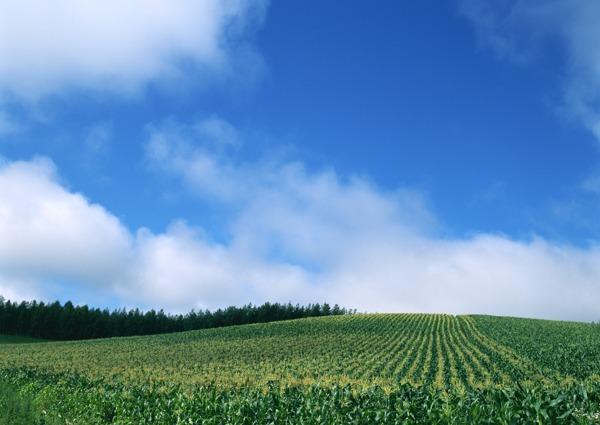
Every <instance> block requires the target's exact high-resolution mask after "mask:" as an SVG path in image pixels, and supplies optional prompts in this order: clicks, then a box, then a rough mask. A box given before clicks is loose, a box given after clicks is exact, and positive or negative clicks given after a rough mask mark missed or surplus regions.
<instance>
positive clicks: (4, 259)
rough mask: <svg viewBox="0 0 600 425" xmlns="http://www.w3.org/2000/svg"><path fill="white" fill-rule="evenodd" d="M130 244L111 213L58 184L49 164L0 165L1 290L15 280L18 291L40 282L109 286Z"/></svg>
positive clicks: (39, 161) (41, 161)
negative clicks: (17, 284) (17, 283)
mask: <svg viewBox="0 0 600 425" xmlns="http://www.w3.org/2000/svg"><path fill="white" fill-rule="evenodd" d="M130 245H131V237H130V235H129V232H128V231H127V229H125V228H124V227H123V226H122V225H121V223H119V221H118V220H117V219H116V218H115V217H114V216H113V215H111V214H110V213H108V212H107V211H106V210H105V209H104V208H102V207H101V206H99V205H97V204H92V203H90V202H89V201H88V200H87V199H86V198H85V197H84V196H83V195H81V194H77V193H70V192H69V191H67V190H65V188H64V187H62V186H61V184H60V183H59V181H58V180H57V176H56V172H55V168H54V166H53V164H52V163H51V162H50V161H49V160H46V159H36V160H34V161H31V162H20V161H19V162H12V163H4V164H3V165H1V166H0V283H1V285H2V286H3V288H4V289H7V285H8V286H10V287H13V288H14V285H15V283H16V282H19V283H20V285H19V286H21V288H19V290H20V291H22V290H23V289H25V288H28V289H26V291H25V292H31V291H35V290H36V282H37V283H40V282H42V281H45V282H46V283H48V284H52V282H59V281H62V282H73V283H77V284H78V285H84V286H87V287H89V288H94V287H103V288H104V287H105V286H107V287H108V288H110V287H111V286H112V285H114V284H116V283H117V282H118V281H119V280H120V279H121V278H122V276H123V274H124V272H125V271H126V269H127V261H128V258H129V256H130ZM10 282H12V284H11V283H10ZM38 289H41V288H38Z"/></svg>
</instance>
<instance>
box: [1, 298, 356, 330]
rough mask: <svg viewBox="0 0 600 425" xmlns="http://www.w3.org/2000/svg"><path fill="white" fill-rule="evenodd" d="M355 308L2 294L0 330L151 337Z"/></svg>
mask: <svg viewBox="0 0 600 425" xmlns="http://www.w3.org/2000/svg"><path fill="white" fill-rule="evenodd" d="M354 313H356V310H354V311H352V310H347V309H346V308H340V307H339V306H338V305H337V304H336V305H335V306H333V307H331V306H330V305H329V304H327V303H325V304H322V305H321V304H318V303H317V304H309V305H308V306H300V305H298V304H296V305H295V306H293V305H292V304H291V303H288V304H279V303H268V302H267V303H265V304H263V305H261V306H254V305H252V304H248V305H245V306H243V307H234V306H231V307H227V308H226V309H218V310H216V311H214V312H211V311H209V310H205V311H197V312H196V311H194V310H192V311H191V312H189V313H187V314H185V315H182V314H175V315H173V314H168V313H165V312H164V311H163V310H160V311H156V310H154V309H153V310H149V311H146V312H142V311H140V310H139V309H138V308H136V309H131V310H129V311H128V310H127V309H125V308H122V309H116V310H113V311H112V312H111V311H109V310H108V309H104V310H100V309H99V308H90V307H88V306H87V305H83V306H74V305H73V303H72V302H71V301H67V302H66V303H65V304H64V305H61V303H60V302H59V301H55V302H53V303H44V302H37V301H22V302H21V303H17V302H11V301H10V300H5V299H4V297H3V296H1V295H0V334H7V335H27V336H31V337H34V338H41V339H49V340H81V339H96V338H111V337H119V336H134V335H152V334H159V333H172V332H183V331H190V330H198V329H208V328H218V327H223V326H232V325H245V324H250V323H266V322H275V321H280V320H291V319H300V318H305V317H317V316H330V315H341V314H354Z"/></svg>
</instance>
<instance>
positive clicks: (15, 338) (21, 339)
mask: <svg viewBox="0 0 600 425" xmlns="http://www.w3.org/2000/svg"><path fill="white" fill-rule="evenodd" d="M45 341H46V340H44V339H38V338H32V337H30V336H22V335H0V345H1V344H30V343H33V342H45Z"/></svg>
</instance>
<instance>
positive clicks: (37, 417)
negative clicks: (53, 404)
mask: <svg viewBox="0 0 600 425" xmlns="http://www.w3.org/2000/svg"><path fill="white" fill-rule="evenodd" d="M0 423H1V424H2V425H42V424H47V425H50V424H53V423H58V422H57V421H54V420H52V419H50V418H48V417H47V415H46V414H45V412H44V411H43V410H42V409H40V408H39V406H38V405H37V403H35V402H34V401H33V397H31V396H28V395H25V396H24V395H20V394H18V393H17V391H16V390H15V389H14V388H12V387H11V386H10V385H9V384H8V383H7V382H5V381H4V380H2V381H0Z"/></svg>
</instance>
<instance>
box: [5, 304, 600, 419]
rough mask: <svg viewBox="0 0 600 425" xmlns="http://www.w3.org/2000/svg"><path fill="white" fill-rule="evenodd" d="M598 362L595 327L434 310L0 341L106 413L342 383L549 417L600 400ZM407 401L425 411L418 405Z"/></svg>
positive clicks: (374, 394) (382, 394)
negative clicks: (129, 404) (152, 403)
mask: <svg viewBox="0 0 600 425" xmlns="http://www.w3.org/2000/svg"><path fill="white" fill-rule="evenodd" d="M569 356H575V357H574V359H575V360H572V359H570V357H569ZM599 360H600V332H599V331H598V326H597V325H591V324H584V323H569V322H550V321H539V320H529V319H515V318H503V317H491V316H450V315H438V314H431V315H427V314H378V315H346V316H329V317H319V318H307V319H299V320H292V321H286V322H275V323H268V324H254V325H244V326H233V327H227V328H219V329H206V330H200V331H190V332H182V333H176V334H168V335H154V336H145V337H129V338H113V339H104V340H93V341H77V342H49V343H46V344H32V345H5V346H3V347H2V350H1V351H0V367H1V368H2V369H3V373H4V375H5V377H6V378H7V379H10V380H11V381H12V382H14V383H15V385H18V386H22V387H24V388H27V389H28V391H36V392H41V393H45V394H52V397H53V398H51V399H53V400H55V399H56V397H58V396H59V395H60V397H67V396H68V397H72V395H71V394H72V393H73V391H74V388H77V392H78V394H79V397H80V398H81V399H78V400H76V401H73V403H74V404H75V405H77V406H80V405H81V406H94V405H95V404H94V403H98V404H99V405H102V406H104V405H106V404H107V403H108V404H109V405H112V406H113V407H111V408H110V409H109V410H110V412H109V413H110V414H109V416H110V417H111V418H113V417H116V416H118V415H119V410H118V408H117V407H118V406H116V405H115V403H117V404H118V403H120V402H123V403H124V402H125V401H127V400H128V397H131V395H132V394H134V393H135V394H138V395H140V397H142V395H143V397H148V400H152V397H154V398H157V397H158V399H161V397H166V395H168V394H170V395H169V397H180V399H179V400H180V401H181V400H188V402H187V403H192V404H193V403H196V402H200V401H198V400H203V401H202V402H203V403H206V402H207V400H206V399H205V398H204V397H208V396H210V397H213V398H214V397H217V398H219V397H220V400H221V401H223V400H225V401H228V403H230V404H227V406H229V407H228V408H227V409H229V408H232V407H231V403H234V402H235V403H238V404H237V405H236V406H237V408H240V409H243V407H244V406H245V404H244V403H243V402H242V401H241V400H246V401H248V402H252V403H255V402H258V401H259V400H263V399H262V397H265V394H270V395H269V396H268V397H275V396H277V397H281V396H282V394H283V395H285V394H287V396H285V397H286V398H285V399H286V400H291V399H293V398H294V397H296V398H297V397H303V398H302V400H306V397H307V395H308V394H314V393H315V391H317V389H320V390H318V391H321V392H322V393H320V394H321V395H320V396H319V397H324V400H325V401H326V400H328V399H329V398H328V397H334V399H333V401H335V397H336V396H335V395H331V394H332V393H331V391H338V392H339V391H340V389H343V391H342V393H344V391H345V393H344V394H347V395H348V397H362V396H361V394H362V395H363V396H364V395H365V394H371V395H370V396H364V397H367V398H366V400H367V401H368V402H373V403H375V405H377V406H379V404H378V403H380V402H385V400H388V401H387V402H385V403H388V408H390V409H392V407H393V406H392V407H390V405H389V403H390V401H389V396H390V395H391V394H396V396H395V397H396V398H395V400H397V402H398V403H401V405H402V406H404V404H403V403H404V402H407V403H408V402H409V401H410V400H417V399H420V397H421V398H423V397H424V398H426V399H428V400H430V401H433V400H437V401H436V403H438V404H439V406H438V408H439V409H442V407H443V406H446V407H448V406H452V409H454V412H455V414H456V415H459V416H458V417H461V418H462V419H463V420H467V419H468V418H469V417H473V415H475V416H477V415H476V414H475V411H473V412H470V410H468V409H467V410H464V411H461V412H459V411H458V410H456V409H457V408H458V407H457V406H458V405H462V406H467V405H470V406H481V407H479V408H478V409H483V410H481V412H486V411H487V412H488V413H489V412H491V411H495V414H499V413H498V411H496V410H497V409H498V408H499V406H501V405H502V403H504V402H506V403H507V404H506V406H510V409H509V410H508V411H507V412H505V413H506V414H507V415H509V416H511V415H513V416H514V415H526V416H527V415H530V414H531V415H535V414H537V415H539V417H540V418H544V417H545V415H546V416H548V418H552V420H553V423H570V422H568V421H567V419H568V418H571V419H572V417H573V416H572V415H573V414H575V413H576V411H575V410H574V409H575V408H576V407H577V408H582V409H587V411H589V412H591V411H593V410H594V409H597V406H598V401H599V400H598V396H597V395H596V394H597V393H598V391H597V390H599V389H600V385H599V382H600V379H599V376H598V374H599V370H600V362H599ZM99 389H102V391H100V390H99ZM144 389H145V390H144ZM207 389H210V391H209V392H207V391H208V390H207ZM336 389H338V390H336ZM588 390H589V391H588ZM99 391H100V392H99ZM156 391H158V393H156ZM103 393H104V394H106V393H110V394H112V398H111V399H110V401H109V399H102V398H101V397H100V394H103ZM94 394H95V395H94ZM127 394H129V395H128V396H127ZM157 394H162V395H157ZM210 394H212V395H210ZM591 394H593V396H592V395H591ZM117 395H118V396H117ZM409 396H410V397H409ZM94 397H97V399H94ZM98 397H100V398H98ZM120 397H125V398H124V399H121V398H120ZM210 397H209V398H210ZM240 397H241V398H240ZM290 397H292V398H291V399H290ZM319 397H317V399H318V398H319ZM338 397H339V394H338ZM386 397H387V398H386ZM406 397H409V399H406ZM494 397H500V398H499V399H498V400H499V401H494ZM158 399H157V400H158ZM93 400H96V401H95V402H94V401H93ZM119 400H120V401H119ZM173 400H174V399H173ZM173 400H172V401H173ZM194 400H196V401H194ZM252 400H254V401H252ZM324 400H321V401H320V402H325V401H324ZM502 400H504V401H503V402H502ZM129 401H131V400H129ZM213 401H214V400H213ZM333 401H332V400H329V402H333ZM156 402H157V403H158V401H156ZM262 402H263V403H265V401H264V400H263V401H262ZM296 402H298V403H300V405H302V403H304V402H300V401H298V400H296ZM296 402H294V403H296ZM355 402H357V401H356V400H355ZM111 403H112V404H111ZM235 403H234V404H235ZM239 403H241V404H239ZM361 403H362V402H361ZM495 403H499V404H498V405H497V406H496V404H495ZM519 403H520V406H521V408H520V409H521V413H519V409H518V408H517V407H518V406H519ZM523 403H525V404H523ZM183 404H185V403H183ZM183 404H182V407H181V408H183V407H185V406H187V404H186V405H185V406H184V405H183ZM392 404H393V405H394V406H395V407H393V409H396V410H393V409H392V410H393V411H394V412H395V413H394V415H399V414H400V413H399V412H400V411H398V405H395V404H394V403H392ZM294 405H295V404H294ZM265 406H267V407H268V403H267V404H266V405H265ZM265 406H263V407H264V408H265V409H266V408H267V407H265ZM407 406H408V407H406V406H405V407H406V408H407V409H409V410H410V409H413V410H414V411H415V412H416V413H419V414H424V413H423V409H424V407H423V406H416V405H415V406H413V407H410V403H409V404H408V405H407ZM486 406H487V407H486ZM506 406H505V407H506ZM523 406H529V408H525V407H523ZM536 406H537V407H536ZM188 407H189V406H188ZM188 407H186V408H188ZM205 407H206V406H205ZM246 407H247V406H246ZM271 407H272V406H271ZM284 407H285V406H284V404H282V405H281V406H280V408H281V409H283V408H284ZM288 407H290V406H288ZM297 407H298V406H297ZM98 408H100V407H98ZM103 408H104V407H102V409H103ZM196 408H200V407H198V406H196ZM223 408H225V407H223ZM332 408H333V407H332ZM506 408H507V409H508V407H506ZM88 409H91V407H88ZM165 409H166V407H165ZM464 409H466V407H464ZM486 409H487V410H486ZM490 409H491V410H490ZM494 409H496V410H494ZM528 409H529V410H528ZM536 409H537V410H536ZM92 410H93V409H92ZM167 410H169V409H167ZM167 410H165V412H166V411H167ZM367 410H368V409H367ZM392 410H390V412H392ZM169 411H170V410H169ZM440 412H442V411H441V410H440ZM440 412H438V413H439V414H442V413H440ZM536 412H537V413H536ZM163 413H164V412H163ZM230 413H231V412H229V413H228V414H230ZM416 413H413V414H416ZM446 413H448V412H446ZM88 414H89V415H92V416H93V415H96V416H98V415H100V414H99V413H97V412H96V413H93V412H92V411H90V412H88ZM127 414H128V415H129V414H131V412H130V413H127ZM164 414H166V413H164ZM220 414H224V413H223V412H221V413H220ZM248 414H250V413H248ZM306 414H307V415H308V413H306ZM390 414H391V413H390ZM111 415H112V416H111ZM115 415H116V416H115ZM123 415H125V413H123ZM461 415H462V416H461ZM469 415H471V416H469ZM100 416H102V415H100ZM100 416H98V417H100ZM242 416H243V415H242ZM309 416H310V417H312V414H311V415H309ZM124 417H125V416H124ZM394 417H396V419H397V416H394ZM511 417H512V416H511ZM559 418H562V419H559ZM105 419H106V418H105ZM230 419H231V418H230ZM87 420H88V421H89V420H90V419H89V418H88V419H87ZM111 420H112V419H111ZM365 420H366V419H365ZM560 421H566V422H560ZM88 423H93V422H88ZM98 423H112V422H101V421H100V422H98ZM136 423H137V422H136ZM158 423H165V424H166V423H171V422H168V421H165V422H158ZM172 423H176V422H172ZM192 423H193V422H192ZM215 423H219V422H215ZM239 423H245V422H239ZM309 423H311V422H309ZM340 423H345V422H340ZM365 423H367V422H365ZM390 423H393V422H390ZM478 423H485V422H478Z"/></svg>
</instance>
